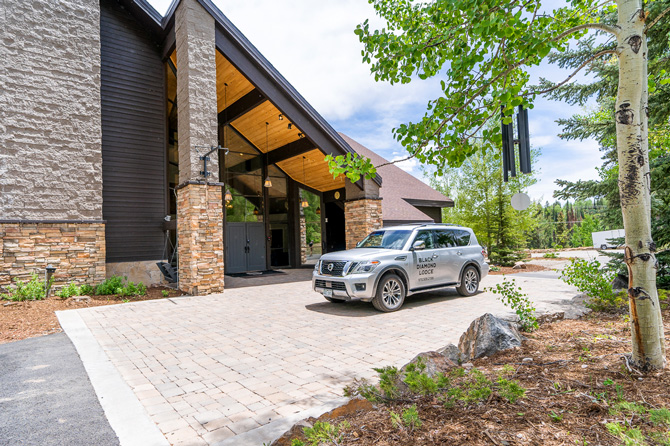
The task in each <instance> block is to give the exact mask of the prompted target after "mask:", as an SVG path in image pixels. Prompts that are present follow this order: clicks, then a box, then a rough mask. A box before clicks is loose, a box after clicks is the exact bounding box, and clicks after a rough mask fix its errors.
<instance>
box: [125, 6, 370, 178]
mask: <svg viewBox="0 0 670 446" xmlns="http://www.w3.org/2000/svg"><path fill="white" fill-rule="evenodd" d="M181 1H182V0H173V1H172V3H171V4H170V7H169V8H168V10H167V13H166V15H165V16H164V17H162V16H161V15H160V14H159V13H158V12H157V11H156V10H155V9H154V8H153V7H152V6H151V5H150V4H149V3H148V2H147V1H146V0H121V2H122V3H124V4H126V6H127V7H128V9H129V10H131V12H133V14H134V15H136V16H138V18H139V19H140V20H141V21H143V22H144V23H145V24H146V25H147V26H148V27H149V28H150V29H152V31H153V32H154V33H155V34H156V35H157V37H158V40H159V41H162V42H163V46H173V45H174V36H173V35H174V33H172V36H171V35H170V31H171V29H172V28H173V25H174V13H175V11H176V9H177V7H178V6H179V4H180V3H181ZM197 1H198V3H200V5H202V7H203V8H204V9H205V10H206V11H207V12H208V13H209V14H210V15H211V16H212V17H213V18H214V21H215V22H216V28H217V29H216V47H217V49H218V50H219V51H221V53H222V54H224V55H225V56H226V57H227V58H228V59H229V60H230V61H231V63H233V65H235V66H236V68H237V69H238V70H239V71H240V72H241V73H242V74H243V75H245V76H246V77H247V78H248V79H249V81H251V82H252V83H253V84H254V85H255V86H256V88H258V90H260V91H261V92H262V93H263V94H264V95H265V97H267V98H268V99H269V100H270V101H271V102H272V103H274V104H275V106H276V107H277V108H278V109H279V110H281V112H282V113H285V114H286V115H287V116H290V117H291V119H292V121H293V123H294V124H295V125H296V126H297V127H298V128H300V129H301V130H302V131H303V132H304V133H305V135H306V136H307V137H308V138H309V139H310V140H313V142H314V143H315V145H316V146H317V147H319V148H320V149H321V151H323V152H324V153H326V154H332V155H333V156H337V155H344V154H347V153H355V150H354V149H352V148H351V147H350V145H349V144H347V142H346V141H345V140H344V139H343V138H342V137H341V136H340V135H339V134H338V133H337V132H336V131H335V130H334V129H333V128H332V127H331V126H330V124H328V122H327V121H326V120H325V119H324V118H323V117H322V116H321V115H320V114H319V113H318V112H317V111H316V110H315V109H314V108H313V107H312V106H311V105H310V104H309V103H308V102H307V101H306V100H305V98H303V97H302V95H301V94H300V93H298V91H297V90H296V89H295V88H294V87H293V86H292V85H291V84H290V83H289V82H288V81H287V80H286V79H285V78H284V76H282V75H281V73H279V71H278V70H277V69H276V68H275V67H274V66H273V65H272V64H271V63H270V62H269V61H268V60H267V59H266V58H265V57H264V56H263V55H262V54H261V53H260V51H258V49H257V48H256V47H255V46H254V45H253V44H252V43H251V42H250V41H249V40H248V39H247V38H246V37H245V36H244V34H242V32H241V31H240V30H239V29H237V27H236V26H235V25H233V23H232V22H231V21H230V20H229V19H228V18H227V17H226V16H225V15H224V14H223V13H222V12H221V10H219V8H217V7H216V5H214V3H213V2H212V1H211V0H197ZM374 181H375V183H377V184H378V185H379V186H381V185H382V175H377V177H376V178H375V179H374ZM362 184H363V183H362V182H359V183H357V185H358V186H359V187H361V188H362V187H363V186H362Z"/></svg>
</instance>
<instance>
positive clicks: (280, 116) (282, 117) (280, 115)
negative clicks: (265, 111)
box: [279, 113, 284, 121]
mask: <svg viewBox="0 0 670 446" xmlns="http://www.w3.org/2000/svg"><path fill="white" fill-rule="evenodd" d="M279 120H280V121H283V120H284V115H282V114H281V113H279Z"/></svg>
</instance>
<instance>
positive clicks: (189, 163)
mask: <svg viewBox="0 0 670 446" xmlns="http://www.w3.org/2000/svg"><path fill="white" fill-rule="evenodd" d="M215 29H216V28H215V25H214V18H213V17H212V16H211V15H209V13H208V12H207V11H205V9H204V8H203V7H202V6H201V5H200V4H199V3H198V2H197V0H184V1H182V2H181V4H180V5H179V7H178V8H177V11H176V12H175V34H176V46H177V101H178V103H179V108H178V109H177V113H178V130H179V183H184V182H186V181H189V180H195V179H203V177H202V176H201V175H200V171H201V170H202V167H203V162H202V161H201V160H200V159H199V154H198V152H197V151H196V150H195V147H194V146H196V145H198V146H206V147H209V146H212V145H214V146H216V145H217V144H218V140H219V138H218V116H217V112H218V105H217V95H216V44H215ZM198 150H199V151H200V153H201V154H204V153H206V152H207V151H208V149H198ZM210 159H211V160H210V161H209V162H208V163H207V170H208V171H210V172H212V174H211V175H210V176H209V177H207V178H206V179H207V181H214V182H216V181H218V178H219V167H218V156H217V153H216V152H215V153H212V154H211V155H210Z"/></svg>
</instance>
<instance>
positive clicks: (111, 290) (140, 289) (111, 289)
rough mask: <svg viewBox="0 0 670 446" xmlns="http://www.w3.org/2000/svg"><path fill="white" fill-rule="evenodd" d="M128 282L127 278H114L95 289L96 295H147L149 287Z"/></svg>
mask: <svg viewBox="0 0 670 446" xmlns="http://www.w3.org/2000/svg"><path fill="white" fill-rule="evenodd" d="M127 280H128V278H127V277H121V276H112V277H110V278H108V279H106V280H105V281H104V282H102V283H101V284H100V285H98V286H97V287H96V288H95V294H97V295H109V294H118V295H120V296H143V295H145V294H147V287H146V286H145V285H144V284H143V283H142V282H138V283H137V284H135V283H133V282H127ZM126 282H127V283H126Z"/></svg>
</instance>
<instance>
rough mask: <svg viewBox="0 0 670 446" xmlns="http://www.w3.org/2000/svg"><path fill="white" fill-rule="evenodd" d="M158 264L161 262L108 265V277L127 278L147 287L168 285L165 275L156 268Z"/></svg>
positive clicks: (150, 261)
mask: <svg viewBox="0 0 670 446" xmlns="http://www.w3.org/2000/svg"><path fill="white" fill-rule="evenodd" d="M158 262H159V260H149V261H137V262H115V263H107V266H106V273H107V277H111V276H122V277H127V278H128V280H129V281H131V282H135V283H137V282H142V283H143V284H145V285H147V286H149V285H166V284H167V281H166V280H165V279H164V278H163V273H161V271H160V270H159V269H158V267H157V266H156V263H158Z"/></svg>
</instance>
